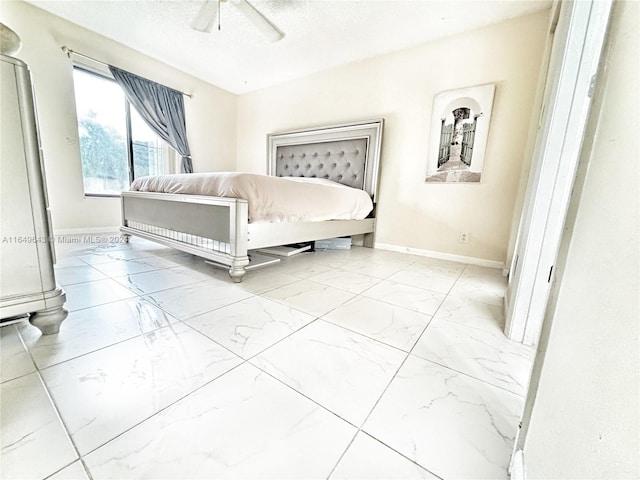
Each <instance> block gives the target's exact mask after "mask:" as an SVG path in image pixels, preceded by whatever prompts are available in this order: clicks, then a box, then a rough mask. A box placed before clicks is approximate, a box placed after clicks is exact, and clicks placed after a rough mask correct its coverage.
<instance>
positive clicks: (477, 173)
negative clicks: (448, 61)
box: [426, 83, 496, 183]
mask: <svg viewBox="0 0 640 480" xmlns="http://www.w3.org/2000/svg"><path fill="white" fill-rule="evenodd" d="M495 88H496V87H495V84H493V83H491V84H486V85H479V86H475V87H467V88H459V89H456V90H447V91H445V92H440V93H438V94H437V95H436V96H435V97H433V110H432V114H431V131H430V134H429V150H428V156H429V157H428V161H427V178H426V181H427V182H433V183H463V182H465V183H466V182H480V180H481V178H482V168H483V166H484V156H485V150H486V146H487V137H488V136H489V123H490V120H491V108H492V105H493V96H494V93H495Z"/></svg>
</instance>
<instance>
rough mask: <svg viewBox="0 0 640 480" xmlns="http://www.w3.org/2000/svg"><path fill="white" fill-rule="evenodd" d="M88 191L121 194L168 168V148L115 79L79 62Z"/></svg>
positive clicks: (80, 131) (76, 72) (78, 92)
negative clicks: (143, 179) (146, 176)
mask: <svg viewBox="0 0 640 480" xmlns="http://www.w3.org/2000/svg"><path fill="white" fill-rule="evenodd" d="M73 80H74V84H75V95H76V109H77V113H78V134H79V138H80V156H81V159H82V177H83V181H84V193H85V195H90V196H92V195H108V196H117V195H119V194H120V192H121V191H122V190H126V189H127V188H128V187H129V185H130V182H131V181H132V180H133V179H135V178H137V177H141V176H144V175H160V174H163V173H168V171H169V169H168V168H167V166H168V161H167V160H168V158H167V157H168V155H167V152H168V148H167V147H166V144H165V142H163V141H162V139H160V137H158V136H157V135H156V134H155V133H154V132H153V131H152V130H151V129H150V128H149V127H148V126H147V124H146V123H144V121H143V120H142V118H141V117H140V115H139V114H138V112H136V110H135V108H133V107H132V106H131V105H130V104H129V102H128V101H127V99H126V98H125V96H124V93H123V91H122V89H121V88H120V87H119V86H118V85H117V84H116V83H115V81H113V80H112V79H111V78H108V77H106V76H103V75H100V74H97V73H93V72H90V71H88V70H84V69H82V68H77V67H75V68H74V70H73Z"/></svg>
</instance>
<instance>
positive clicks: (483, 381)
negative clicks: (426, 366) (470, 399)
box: [409, 353, 525, 400]
mask: <svg viewBox="0 0 640 480" xmlns="http://www.w3.org/2000/svg"><path fill="white" fill-rule="evenodd" d="M409 355H412V356H413V357H415V358H417V359H420V360H423V361H425V362H429V363H433V364H434V365H437V366H439V367H442V368H445V369H447V370H451V371H452V372H456V373H459V374H460V375H464V376H465V377H468V378H472V379H474V380H477V381H478V382H481V383H484V384H486V385H488V386H490V387H495V388H499V389H500V390H502V391H504V392H507V393H510V394H512V395H515V396H517V397H520V398H522V399H523V400H524V398H525V395H524V394H519V393H516V392H512V391H511V390H508V389H506V388H504V387H502V386H500V385H495V384H493V383H491V382H488V381H486V380H484V379H482V378H478V377H475V376H473V375H471V374H470V373H466V372H463V371H462V370H457V369H455V368H453V367H449V366H448V365H444V364H442V363H438V362H436V361H434V360H429V359H428V358H424V357H421V356H420V355H417V354H415V353H410V354H409Z"/></svg>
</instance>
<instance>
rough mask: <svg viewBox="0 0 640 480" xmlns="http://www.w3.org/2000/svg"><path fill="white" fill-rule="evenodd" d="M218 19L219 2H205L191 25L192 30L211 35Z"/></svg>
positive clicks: (210, 0) (211, 0)
mask: <svg viewBox="0 0 640 480" xmlns="http://www.w3.org/2000/svg"><path fill="white" fill-rule="evenodd" d="M217 18H218V1H217V0H205V1H204V3H203V4H202V7H200V11H199V12H198V15H197V16H196V18H195V19H194V20H193V22H192V23H191V28H193V29H194V30H198V31H199V32H204V33H211V30H212V29H213V26H214V25H215V23H216V19H217Z"/></svg>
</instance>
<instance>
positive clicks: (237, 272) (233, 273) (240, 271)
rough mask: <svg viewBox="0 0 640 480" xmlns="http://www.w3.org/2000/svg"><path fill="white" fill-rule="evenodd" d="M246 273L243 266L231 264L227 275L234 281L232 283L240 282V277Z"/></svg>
mask: <svg viewBox="0 0 640 480" xmlns="http://www.w3.org/2000/svg"><path fill="white" fill-rule="evenodd" d="M246 273H247V269H246V268H244V267H238V266H232V267H231V268H230V269H229V276H230V277H231V280H233V281H234V283H240V282H242V278H243V277H244V275H245V274H246Z"/></svg>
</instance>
